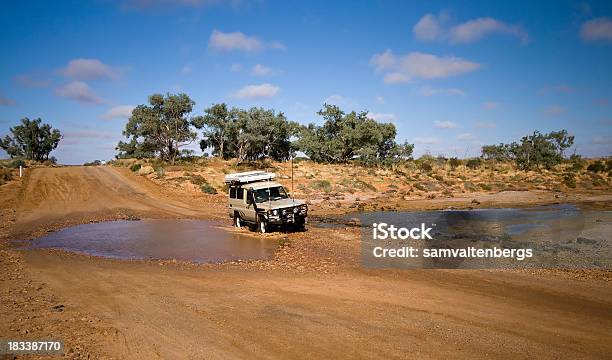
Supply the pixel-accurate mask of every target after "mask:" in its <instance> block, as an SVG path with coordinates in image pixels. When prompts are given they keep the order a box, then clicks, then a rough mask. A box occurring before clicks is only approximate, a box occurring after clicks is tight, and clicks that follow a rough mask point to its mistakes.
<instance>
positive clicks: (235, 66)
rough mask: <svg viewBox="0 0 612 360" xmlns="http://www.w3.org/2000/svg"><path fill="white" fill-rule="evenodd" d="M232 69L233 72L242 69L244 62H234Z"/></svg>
mask: <svg viewBox="0 0 612 360" xmlns="http://www.w3.org/2000/svg"><path fill="white" fill-rule="evenodd" d="M231 69H232V71H233V72H239V71H242V64H232V67H231Z"/></svg>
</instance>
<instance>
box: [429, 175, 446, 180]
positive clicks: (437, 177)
mask: <svg viewBox="0 0 612 360" xmlns="http://www.w3.org/2000/svg"><path fill="white" fill-rule="evenodd" d="M432 177H433V178H434V179H436V180H438V181H444V177H442V176H441V175H438V174H434V175H433V176H432Z"/></svg>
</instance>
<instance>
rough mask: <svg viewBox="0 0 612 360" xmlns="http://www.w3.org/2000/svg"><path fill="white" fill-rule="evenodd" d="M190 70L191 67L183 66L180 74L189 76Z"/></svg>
mask: <svg viewBox="0 0 612 360" xmlns="http://www.w3.org/2000/svg"><path fill="white" fill-rule="evenodd" d="M191 70H192V68H191V65H185V66H183V67H182V68H181V74H183V75H189V74H191Z"/></svg>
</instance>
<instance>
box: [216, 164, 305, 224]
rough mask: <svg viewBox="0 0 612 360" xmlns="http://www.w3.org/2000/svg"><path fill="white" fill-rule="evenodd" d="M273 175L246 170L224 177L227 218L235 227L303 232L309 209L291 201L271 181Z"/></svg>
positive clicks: (284, 192)
mask: <svg viewBox="0 0 612 360" xmlns="http://www.w3.org/2000/svg"><path fill="white" fill-rule="evenodd" d="M275 177H276V174H274V173H269V172H265V171H248V172H243V173H235V174H229V175H226V176H225V183H226V184H227V186H228V188H229V200H228V209H229V216H230V217H231V218H232V219H234V225H235V226H236V227H242V226H243V225H256V226H257V229H258V230H259V231H260V232H262V233H265V232H268V231H269V230H270V228H271V227H272V226H277V227H292V228H297V229H303V228H304V227H305V226H306V224H307V223H308V206H307V205H306V204H305V203H304V202H303V201H300V200H295V199H292V198H291V197H290V196H289V194H287V192H286V191H285V189H284V188H283V186H282V185H281V184H279V183H277V182H275V181H273V179H274V178H275Z"/></svg>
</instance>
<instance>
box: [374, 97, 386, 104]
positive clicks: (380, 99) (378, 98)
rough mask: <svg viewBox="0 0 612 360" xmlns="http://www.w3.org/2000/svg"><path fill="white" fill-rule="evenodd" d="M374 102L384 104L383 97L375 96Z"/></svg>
mask: <svg viewBox="0 0 612 360" xmlns="http://www.w3.org/2000/svg"><path fill="white" fill-rule="evenodd" d="M376 102H377V103H379V104H384V103H385V98H384V97H383V96H377V97H376Z"/></svg>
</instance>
